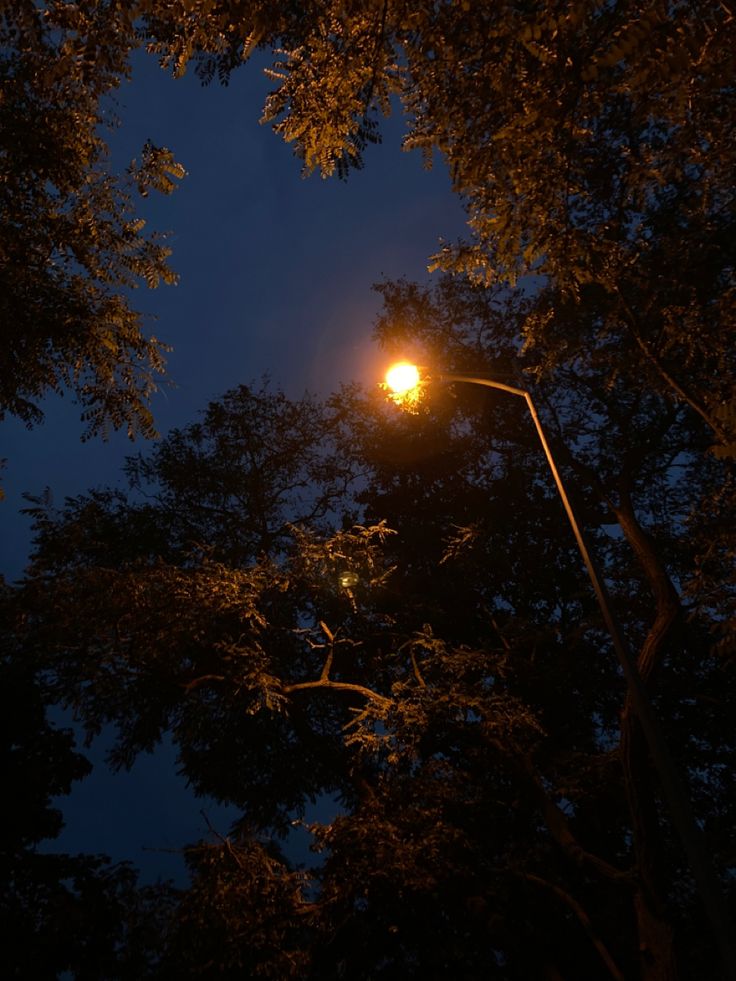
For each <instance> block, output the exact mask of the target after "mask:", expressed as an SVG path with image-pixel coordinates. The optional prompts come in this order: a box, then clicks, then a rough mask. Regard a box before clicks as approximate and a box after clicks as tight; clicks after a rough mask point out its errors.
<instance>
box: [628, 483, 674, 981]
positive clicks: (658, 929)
mask: <svg viewBox="0 0 736 981" xmlns="http://www.w3.org/2000/svg"><path fill="white" fill-rule="evenodd" d="M615 511H616V517H617V518H618V521H619V524H620V525H621V528H622V530H623V532H624V535H625V536H626V539H627V541H628V542H629V544H630V545H631V546H632V548H633V550H634V552H635V554H636V556H637V558H638V560H639V562H640V564H641V567H642V569H643V571H644V574H645V576H646V578H647V581H648V582H649V585H650V587H651V589H652V593H653V595H654V601H655V616H654V620H653V622H652V625H651V627H650V628H649V631H648V633H647V636H646V638H645V640H644V643H643V644H642V648H641V651H640V653H639V657H638V661H637V665H638V669H639V673H640V675H641V678H642V681H643V682H644V683H645V684H647V683H648V682H651V679H652V675H653V674H654V671H655V669H656V668H657V666H658V665H659V663H660V662H661V659H662V656H663V654H664V649H665V645H666V642H667V639H668V637H669V635H670V631H671V630H672V627H673V625H674V623H675V622H676V620H677V618H678V615H679V612H680V604H679V598H678V596H677V592H676V591H675V588H674V586H673V585H672V582H671V580H670V578H669V576H668V575H667V571H666V570H665V568H664V566H663V565H662V563H661V562H660V559H659V556H658V555H657V552H656V549H655V546H654V542H653V541H652V539H651V537H650V536H649V535H648V534H647V533H646V532H645V531H644V529H643V528H642V527H641V525H640V524H639V522H638V520H637V518H636V514H635V512H634V508H633V505H632V503H631V499H630V497H629V495H628V494H627V493H622V494H621V501H620V505H619V507H618V508H616V509H615ZM619 749H620V759H621V766H622V768H623V772H624V786H625V788H626V795H627V799H628V804H629V812H630V814H631V823H632V832H633V842H634V853H635V856H636V864H637V870H638V879H639V885H638V888H637V890H636V893H635V898H634V909H635V913H636V922H637V929H638V934H639V953H640V964H641V970H640V976H641V978H642V981H675V979H676V978H677V964H676V960H675V954H674V946H673V932H672V928H671V926H670V924H669V923H668V922H667V919H666V914H665V910H664V904H663V902H662V899H661V895H662V892H663V889H662V887H661V885H660V884H659V883H660V882H661V878H662V875H661V871H662V870H661V864H662V863H661V849H660V845H659V840H660V828H659V820H658V816H657V804H656V799H655V796H654V793H653V783H654V776H653V773H652V769H651V765H650V760H649V753H648V750H647V744H646V740H645V739H644V735H643V732H642V730H641V726H640V724H639V720H638V718H637V717H636V713H635V711H634V709H633V706H632V704H631V700H630V697H629V696H627V698H626V703H625V705H624V709H623V712H622V713H621V740H620V747H619Z"/></svg>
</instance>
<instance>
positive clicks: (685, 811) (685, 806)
mask: <svg viewBox="0 0 736 981" xmlns="http://www.w3.org/2000/svg"><path fill="white" fill-rule="evenodd" d="M431 380H432V381H436V382H440V383H443V384H452V383H454V382H462V383H466V384H470V385H483V386H485V387H486V388H495V389H498V390H499V391H502V392H508V393H509V394H510V395H515V396H518V397H519V398H522V399H524V401H525V402H526V405H527V408H528V409H529V413H530V415H531V417H532V421H533V423H534V426H535V428H536V430H537V435H538V436H539V440H540V442H541V444H542V449H543V450H544V455H545V456H546V457H547V463H548V464H549V468H550V470H551V471H552V476H553V478H554V481H555V485H556V487H557V491H558V493H559V495H560V497H561V499H562V503H563V505H564V508H565V511H566V513H567V517H568V518H569V520H570V525H571V526H572V530H573V534H574V535H575V540H576V542H577V544H578V548H579V550H580V554H581V556H582V558H583V562H584V563H585V568H586V569H587V571H588V576H589V577H590V581H591V583H592V585H593V590H594V591H595V595H596V598H597V600H598V605H599V606H600V609H601V613H602V614H603V619H604V620H605V622H606V626H607V627H608V631H609V633H610V635H611V640H612V641H613V646H614V649H615V651H616V654H617V656H618V659H619V663H620V665H621V668H622V669H623V672H624V676H625V678H626V683H627V686H628V692H629V697H630V699H631V704H632V705H633V708H634V711H635V712H636V715H637V717H638V719H639V722H640V724H641V728H642V731H643V732H644V736H645V738H646V741H647V744H648V746H649V751H650V753H651V756H652V761H653V763H654V766H655V768H656V770H657V773H658V774H659V778H660V781H661V784H662V790H663V793H664V796H665V799H666V800H667V803H668V806H669V810H670V815H671V817H672V822H673V824H674V825H675V827H676V828H677V832H678V834H679V836H680V840H681V841H682V844H683V847H684V848H685V852H686V854H687V856H688V860H689V863H690V868H691V870H692V873H693V876H694V878H695V881H696V884H697V886H698V891H699V893H700V897H701V899H702V901H703V905H704V906H705V908H706V911H707V914H708V917H709V919H710V922H711V926H712V928H713V932H714V935H715V937H716V939H717V942H718V944H719V947H720V953H721V957H722V962H723V964H724V967H725V969H726V972H727V975H728V976H729V977H736V970H735V968H734V964H735V958H734V954H733V951H732V947H731V942H730V939H729V927H728V921H729V917H728V913H727V911H726V907H725V903H724V901H723V896H722V893H721V889H720V886H719V883H718V880H717V878H716V875H715V872H714V871H713V868H712V866H711V863H710V861H709V860H708V857H707V853H706V850H705V846H704V841H703V835H702V833H701V831H700V830H699V828H698V826H697V824H696V822H695V816H694V814H693V811H692V808H691V806H690V800H689V798H688V795H687V793H686V792H685V788H684V786H683V783H682V781H681V779H680V777H679V774H678V773H677V771H676V769H675V766H674V763H673V761H672V757H671V756H670V753H669V750H668V749H667V745H666V743H665V740H664V736H663V734H662V730H661V728H660V725H659V722H658V721H657V718H656V716H655V714H654V710H653V708H652V704H651V702H650V700H649V696H648V695H647V692H646V689H645V687H644V684H643V682H642V680H641V676H640V674H639V669H638V667H637V665H636V661H635V659H634V657H633V655H632V653H631V651H630V650H629V646H628V644H627V642H626V640H625V639H624V636H623V632H622V630H621V627H620V625H619V622H618V618H617V617H616V615H615V613H614V612H613V608H612V606H611V603H610V599H609V596H608V590H607V589H606V586H605V583H604V581H603V578H602V576H601V575H600V573H599V571H598V568H597V566H596V563H595V561H594V560H593V556H592V554H591V552H590V549H589V547H588V544H587V542H586V539H585V536H584V534H583V531H582V528H581V527H580V525H579V524H578V521H577V518H576V516H575V512H574V510H573V508H572V505H571V503H570V499H569V498H568V496H567V492H566V490H565V486H564V484H563V482H562V478H561V476H560V473H559V471H558V469H557V465H556V464H555V461H554V457H553V456H552V450H551V449H550V445H549V443H548V441H547V437H546V435H545V432H544V429H543V428H542V423H541V421H540V419H539V416H538V414H537V410H536V407H535V405H534V402H533V400H532V397H531V395H530V393H529V392H527V391H525V390H524V389H522V388H515V387H513V386H512V385H506V384H505V383H503V382H499V381H493V380H491V379H489V378H479V377H476V376H474V375H456V374H449V375H448V374H440V375H434V376H432V379H431ZM421 385H422V379H421V376H420V372H419V369H418V367H417V366H416V365H413V364H410V363H409V362H406V361H403V362H399V363H398V364H395V365H392V366H391V367H390V368H389V370H388V371H387V372H386V382H385V386H384V387H385V388H387V389H389V390H390V392H391V393H392V394H391V398H392V399H393V400H394V401H395V402H396V403H397V404H399V405H401V404H402V403H406V404H412V403H416V401H418V399H419V390H420V387H421Z"/></svg>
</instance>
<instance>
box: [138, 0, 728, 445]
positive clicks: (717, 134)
mask: <svg viewBox="0 0 736 981" xmlns="http://www.w3.org/2000/svg"><path fill="white" fill-rule="evenodd" d="M177 13H178V10H177V8H170V9H169V10H168V11H167V10H166V9H165V8H157V10H156V15H155V17H154V18H152V19H151V20H150V21H149V29H150V32H151V40H150V42H149V47H150V48H151V50H154V51H156V52H158V53H159V54H160V56H161V58H162V61H163V63H164V64H165V65H167V66H172V67H173V68H174V70H175V71H176V72H179V73H181V72H183V71H184V70H185V68H186V65H187V63H188V62H189V61H190V60H191V59H195V60H196V62H197V68H198V71H199V72H200V74H201V76H202V77H203V79H204V80H205V81H208V80H210V79H212V78H213V77H214V76H215V74H216V73H217V74H219V76H220V77H221V78H222V79H225V80H226V79H227V77H228V75H229V73H230V72H231V71H232V70H234V69H235V68H236V67H237V66H238V65H240V64H242V63H243V62H244V61H245V60H247V57H248V55H249V53H250V52H251V51H252V50H253V49H254V48H255V47H262V48H266V49H268V48H272V49H278V51H279V55H278V58H277V62H276V64H275V67H274V70H273V72H272V73H271V74H272V77H273V78H274V80H275V81H276V83H277V87H276V89H275V90H274V92H273V93H272V94H271V96H270V97H269V100H268V102H267V103H266V106H265V112H264V118H265V119H267V120H270V121H272V122H273V123H274V128H275V130H276V131H277V132H278V133H280V134H281V135H282V136H283V137H284V139H286V140H287V141H289V142H292V143H293V144H294V147H295V150H296V152H297V153H298V154H299V156H300V157H301V158H302V159H303V161H304V166H305V169H306V170H307V171H312V170H314V169H318V170H320V171H321V172H322V174H323V176H328V175H331V174H332V173H334V172H335V171H337V172H339V173H341V174H345V173H347V170H348V169H349V168H350V166H360V165H361V164H362V153H363V150H364V148H365V146H366V143H367V142H370V141H375V139H377V136H378V123H377V116H379V115H380V114H387V113H388V112H389V111H390V109H391V100H392V99H394V100H396V101H398V104H399V105H400V106H401V109H402V110H403V111H404V112H405V114H406V118H407V127H408V131H407V136H406V139H405V146H406V147H407V148H417V149H419V150H420V151H421V152H422V153H424V154H425V157H426V159H427V162H428V163H430V162H431V159H432V154H433V153H434V151H435V150H437V151H439V153H440V154H441V155H442V156H443V157H444V159H445V161H446V163H447V165H448V167H449V170H450V174H451V177H452V181H453V186H454V188H455V190H456V192H457V193H458V194H459V195H460V196H461V197H462V198H463V200H464V202H465V204H466V207H467V211H468V224H469V229H470V239H469V241H468V242H465V243H460V244H459V245H458V246H456V247H455V246H449V245H448V246H446V247H445V248H443V249H442V250H441V252H440V253H439V254H438V255H437V256H436V257H435V263H436V265H438V266H441V267H443V268H445V269H451V270H453V271H455V272H461V273H464V274H468V275H470V276H471V277H474V278H477V279H480V280H481V281H483V282H486V283H490V282H491V281H494V280H501V281H511V282H514V281H516V280H518V278H519V277H520V276H524V275H526V274H533V275H534V276H536V277H542V278H544V280H545V281H547V282H548V283H549V284H551V285H552V286H553V287H555V289H553V290H552V291H551V292H550V293H549V294H548V297H549V304H550V307H549V310H548V312H547V317H540V318H538V319H536V320H534V321H530V322H529V323H528V324H527V325H526V336H527V340H528V341H529V342H530V343H534V342H537V341H543V342H545V343H546V344H547V346H548V347H550V344H549V340H550V336H554V334H555V332H553V331H551V330H550V329H549V318H552V319H553V320H554V321H555V322H557V323H564V324H565V325H566V326H567V329H568V332H569V333H572V335H573V336H574V338H575V339H576V340H574V341H573V347H574V348H577V346H578V343H582V344H585V343H587V342H589V341H591V342H592V341H593V340H594V338H595V337H596V336H602V335H605V336H608V337H609V338H610V339H611V341H612V342H614V341H615V342H617V343H620V344H621V346H622V347H627V348H630V347H631V346H634V347H635V348H636V355H637V358H638V360H639V361H640V362H641V366H642V368H641V370H642V384H644V379H646V384H648V385H650V384H652V383H653V382H654V383H656V385H657V386H658V387H659V388H660V389H661V390H663V391H668V392H669V393H670V394H671V395H673V396H676V397H677V399H678V400H681V401H684V402H686V403H687V404H689V405H690V406H691V408H692V409H693V410H694V411H695V412H696V413H698V414H699V415H700V416H701V417H702V418H703V419H704V420H706V422H707V423H708V425H709V426H710V428H711V431H712V432H713V434H714V435H715V437H716V445H717V446H719V447H720V450H719V451H720V452H728V453H731V454H733V452H734V445H735V443H736V427H735V424H734V421H735V420H736V397H735V396H734V392H733V387H732V386H733V372H734V364H733V345H731V344H729V342H728V340H729V337H730V335H731V333H732V332H733V327H734V320H733V309H734V306H733V298H734V282H733V268H734V252H733V249H734V244H733V243H734V241H735V240H736V239H735V237H734V234H733V231H734V212H733V193H732V187H731V184H732V174H733V172H734V169H735V166H736V140H735V139H734V119H735V118H736V113H734V111H733V97H734V87H733V85H732V84H731V80H732V78H733V75H734V68H735V67H736V66H735V65H734V54H733V52H734V50H736V36H735V34H736V26H735V25H736V17H735V16H734V11H733V10H732V9H731V7H730V6H729V4H728V3H718V4H710V5H708V7H707V9H705V10H704V9H703V5H702V4H699V3H694V2H691V0H677V2H669V0H661V2H660V0H657V2H653V0H616V2H613V3H605V4H602V3H593V4H590V3H572V4H571V3H568V2H564V3H563V2H556V0H547V2H544V3H541V2H540V3H526V4H519V3H516V2H511V0H509V2H502V3H497V2H493V3H490V2H474V3H455V2H442V3H434V2H432V3H430V2H426V3H416V2H408V0H399V2H391V3H388V2H386V0H373V2H370V3H365V2H360V3H332V2H327V0H326V2H321V3H318V2H315V3H300V4H289V5H287V6H286V7H284V5H283V4H273V3H269V2H263V3H259V4H255V5H253V4H251V5H248V8H247V11H246V10H245V9H243V8H241V7H240V6H239V5H236V4H232V3H228V2H222V3H219V4H217V3H215V4H212V5H211V6H209V8H208V10H207V12H206V14H205V16H203V17H201V18H197V19H194V18H192V19H190V20H188V21H187V22H185V23H182V21H181V18H180V17H179V16H177ZM172 15H173V16H172ZM673 269H677V282H676V283H674V282H673V276H672V270H673ZM581 293H584V294H585V301H586V302H585V305H586V307H587V313H586V315H585V316H581V311H580V310H579V308H578V300H579V299H580V296H581ZM594 299H595V302H594ZM567 351H568V348H567V347H566V345H565V344H564V343H560V344H558V345H557V346H556V347H555V348H554V352H553V357H554V358H555V360H563V361H564V360H565V359H566V358H567V357H568V354H567Z"/></svg>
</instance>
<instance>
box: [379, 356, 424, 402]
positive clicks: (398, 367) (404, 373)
mask: <svg viewBox="0 0 736 981" xmlns="http://www.w3.org/2000/svg"><path fill="white" fill-rule="evenodd" d="M386 384H387V385H388V387H389V388H390V390H391V391H392V392H393V393H394V395H406V393H407V392H410V391H411V389H413V388H417V387H418V385H419V369H418V368H417V366H416V365H415V364H411V363H410V362H408V361H399V362H398V363H397V364H393V365H391V367H390V368H389V369H388V371H387V372H386Z"/></svg>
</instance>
